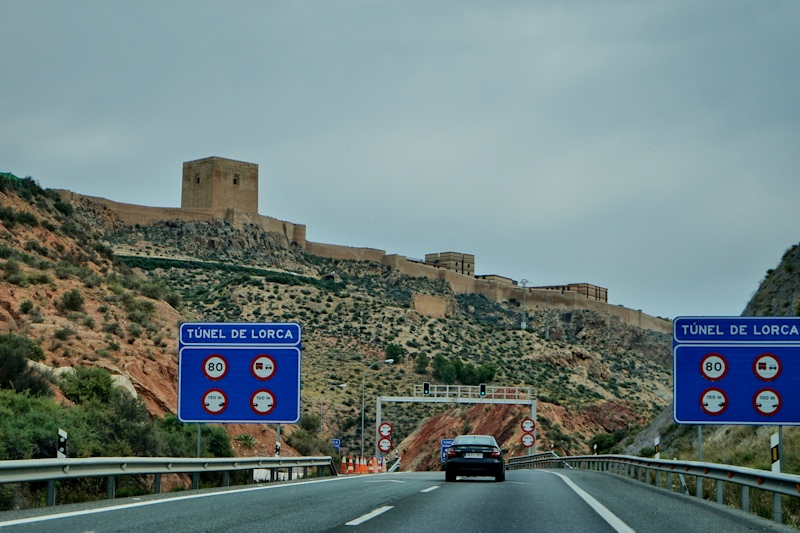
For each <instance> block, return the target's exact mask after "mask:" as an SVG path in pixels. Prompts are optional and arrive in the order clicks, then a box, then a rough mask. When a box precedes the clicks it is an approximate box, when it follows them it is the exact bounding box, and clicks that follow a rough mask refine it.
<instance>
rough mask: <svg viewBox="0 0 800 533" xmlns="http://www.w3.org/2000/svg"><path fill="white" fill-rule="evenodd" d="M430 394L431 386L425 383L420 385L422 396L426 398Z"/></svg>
mask: <svg viewBox="0 0 800 533" xmlns="http://www.w3.org/2000/svg"><path fill="white" fill-rule="evenodd" d="M430 393H431V384H430V383H428V382H427V381H426V382H425V383H423V384H422V394H424V395H426V396H427V395H428V394H430Z"/></svg>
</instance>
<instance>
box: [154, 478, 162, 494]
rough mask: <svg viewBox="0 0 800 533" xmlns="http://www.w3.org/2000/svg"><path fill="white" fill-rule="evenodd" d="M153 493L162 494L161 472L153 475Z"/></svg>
mask: <svg viewBox="0 0 800 533" xmlns="http://www.w3.org/2000/svg"><path fill="white" fill-rule="evenodd" d="M153 494H161V474H155V475H154V476H153Z"/></svg>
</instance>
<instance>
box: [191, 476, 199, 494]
mask: <svg viewBox="0 0 800 533" xmlns="http://www.w3.org/2000/svg"><path fill="white" fill-rule="evenodd" d="M199 488H200V472H195V473H194V474H192V490H197V489H199Z"/></svg>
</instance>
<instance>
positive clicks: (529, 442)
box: [520, 433, 536, 448]
mask: <svg viewBox="0 0 800 533" xmlns="http://www.w3.org/2000/svg"><path fill="white" fill-rule="evenodd" d="M520 442H522V445H523V446H525V447H526V448H530V447H531V446H533V445H534V443H536V437H534V436H533V435H531V434H530V433H525V434H523V435H522V437H521V438H520Z"/></svg>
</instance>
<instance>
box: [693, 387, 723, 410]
mask: <svg viewBox="0 0 800 533" xmlns="http://www.w3.org/2000/svg"><path fill="white" fill-rule="evenodd" d="M727 408H728V395H727V394H725V391H723V390H721V389H716V388H711V389H706V390H704V391H703V393H702V394H701V395H700V409H702V410H703V412H704V413H706V414H707V415H711V416H717V415H721V414H722V413H724V412H725V410H726V409H727Z"/></svg>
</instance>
